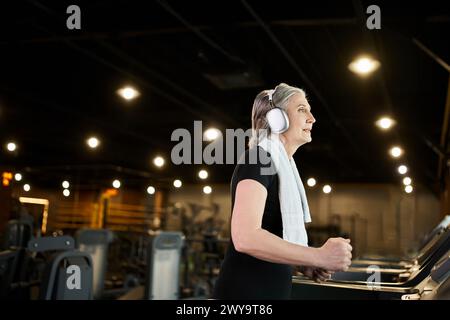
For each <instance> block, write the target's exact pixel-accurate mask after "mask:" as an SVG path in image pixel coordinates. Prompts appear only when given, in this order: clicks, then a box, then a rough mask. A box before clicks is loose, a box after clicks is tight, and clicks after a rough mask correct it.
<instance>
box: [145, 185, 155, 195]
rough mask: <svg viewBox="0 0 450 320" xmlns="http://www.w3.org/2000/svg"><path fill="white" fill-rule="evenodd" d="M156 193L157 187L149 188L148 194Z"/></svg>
mask: <svg viewBox="0 0 450 320" xmlns="http://www.w3.org/2000/svg"><path fill="white" fill-rule="evenodd" d="M155 191H156V189H155V187H152V186H149V187H148V188H147V193H148V194H154V193H155Z"/></svg>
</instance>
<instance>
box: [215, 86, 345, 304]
mask: <svg viewBox="0 0 450 320" xmlns="http://www.w3.org/2000/svg"><path fill="white" fill-rule="evenodd" d="M270 110H274V111H271V112H269V111H270ZM275 111H276V112H275ZM277 112H278V115H276V114H275V116H277V117H278V118H277V117H275V118H273V117H272V113H277ZM315 121H316V120H315V119H314V117H313V115H312V113H311V107H310V105H309V103H308V101H307V99H306V96H305V93H304V92H303V90H301V89H299V88H295V87H291V86H289V85H287V84H283V83H282V84H280V85H278V86H277V87H276V88H275V89H274V90H265V91H262V92H261V93H259V94H258V95H257V96H256V98H255V101H254V104H253V110H252V133H253V135H252V138H251V139H250V143H249V147H250V148H249V150H247V152H246V153H245V154H244V156H243V158H242V159H241V160H240V161H239V163H238V165H237V166H236V168H235V171H234V173H233V177H232V180H231V195H232V208H233V209H232V216H231V241H230V245H229V247H228V251H227V253H226V255H225V259H224V261H223V263H222V267H221V270H220V275H219V277H218V279H217V281H216V285H215V288H214V293H213V298H215V299H289V298H290V292H291V287H292V275H293V267H292V266H299V267H300V270H301V271H302V272H303V273H304V274H305V275H306V276H308V277H310V278H312V279H314V280H316V281H324V280H326V279H328V278H329V277H330V275H331V272H334V271H341V270H347V269H348V267H349V265H350V263H351V250H352V247H351V246H350V244H349V243H350V241H349V240H348V239H342V238H330V239H328V240H327V242H326V243H325V244H324V245H323V246H322V247H320V248H311V247H308V245H307V235H306V230H305V227H304V223H305V222H310V217H309V208H308V204H307V200H306V195H305V191H304V187H303V184H302V182H301V179H300V176H299V175H298V171H297V168H296V167H295V162H294V160H293V158H292V156H293V154H294V153H295V151H296V150H297V149H298V148H299V147H300V146H302V145H303V144H305V143H308V142H311V130H312V127H313V124H314V123H315ZM280 123H281V127H280ZM277 132H279V133H277ZM252 159H257V161H252ZM263 159H266V160H265V161H263ZM267 159H268V161H267ZM273 168H274V169H275V170H269V169H273Z"/></svg>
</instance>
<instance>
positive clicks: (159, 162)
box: [153, 156, 165, 168]
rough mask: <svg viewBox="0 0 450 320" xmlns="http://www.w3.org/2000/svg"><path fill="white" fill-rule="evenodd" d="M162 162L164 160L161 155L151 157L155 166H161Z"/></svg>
mask: <svg viewBox="0 0 450 320" xmlns="http://www.w3.org/2000/svg"><path fill="white" fill-rule="evenodd" d="M164 162H165V160H164V158H163V157H161V156H157V157H155V159H153V164H154V165H155V166H157V167H158V168H161V167H162V166H163V165H164Z"/></svg>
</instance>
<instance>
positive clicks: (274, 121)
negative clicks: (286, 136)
mask: <svg viewBox="0 0 450 320" xmlns="http://www.w3.org/2000/svg"><path fill="white" fill-rule="evenodd" d="M274 92H275V90H270V91H269V103H270V105H271V106H272V109H270V110H269V111H268V112H267V114H266V119H267V122H268V123H269V127H270V130H271V131H272V132H273V133H283V132H285V131H286V130H287V129H289V118H288V116H287V114H286V112H285V111H284V110H283V109H281V108H279V107H277V106H276V105H274V103H273V100H272V95H273V93H274Z"/></svg>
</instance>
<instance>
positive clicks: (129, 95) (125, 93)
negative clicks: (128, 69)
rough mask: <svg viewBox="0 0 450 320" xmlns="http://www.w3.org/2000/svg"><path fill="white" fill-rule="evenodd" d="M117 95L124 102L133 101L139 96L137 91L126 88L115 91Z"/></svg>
mask: <svg viewBox="0 0 450 320" xmlns="http://www.w3.org/2000/svg"><path fill="white" fill-rule="evenodd" d="M117 93H118V94H119V95H120V96H121V97H122V98H124V99H125V100H128V101H129V100H133V99H135V98H137V97H138V96H139V91H137V90H136V89H135V88H133V87H130V86H127V87H123V88H121V89H119V90H117Z"/></svg>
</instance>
